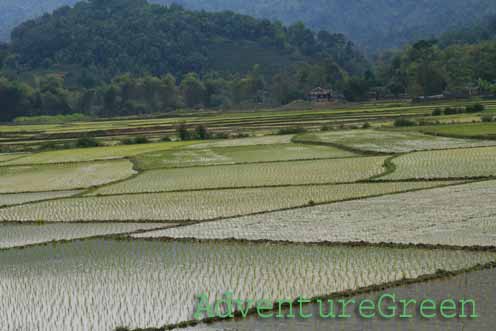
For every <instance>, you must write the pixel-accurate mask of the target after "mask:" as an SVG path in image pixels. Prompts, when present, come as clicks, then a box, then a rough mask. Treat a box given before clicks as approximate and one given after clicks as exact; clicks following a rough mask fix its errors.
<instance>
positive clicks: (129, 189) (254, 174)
mask: <svg viewBox="0 0 496 331" xmlns="http://www.w3.org/2000/svg"><path fill="white" fill-rule="evenodd" d="M385 159H386V158H385V157H363V158H347V159H334V160H315V161H297V162H280V163H266V164H242V165H228V166H212V167H201V168H177V169H160V170H151V171H147V172H145V173H143V174H140V175H139V176H137V177H135V178H133V179H130V180H128V181H125V182H121V183H117V184H114V185H109V186H105V187H102V188H100V189H98V190H96V191H95V192H92V193H91V194H92V195H98V194H99V195H108V194H123V193H140V192H164V191H177V190H198V189H213V188H231V187H232V188H235V187H257V186H275V185H300V184H320V183H345V182H355V181H358V180H365V179H368V178H369V177H372V176H375V175H379V174H381V173H383V172H384V167H383V165H384V161H385Z"/></svg>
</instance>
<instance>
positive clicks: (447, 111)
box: [444, 107, 465, 115]
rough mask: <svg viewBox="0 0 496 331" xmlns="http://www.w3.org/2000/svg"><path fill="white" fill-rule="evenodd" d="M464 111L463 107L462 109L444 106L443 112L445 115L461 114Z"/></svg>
mask: <svg viewBox="0 0 496 331" xmlns="http://www.w3.org/2000/svg"><path fill="white" fill-rule="evenodd" d="M464 112H465V109H463V108H456V107H446V108H444V114H445V115H456V114H463V113H464Z"/></svg>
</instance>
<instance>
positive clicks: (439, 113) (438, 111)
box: [432, 108, 443, 116]
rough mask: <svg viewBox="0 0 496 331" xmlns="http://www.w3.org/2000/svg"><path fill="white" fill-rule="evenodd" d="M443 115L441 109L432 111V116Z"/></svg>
mask: <svg viewBox="0 0 496 331" xmlns="http://www.w3.org/2000/svg"><path fill="white" fill-rule="evenodd" d="M441 115H443V110H442V109H441V108H436V109H434V110H433V111H432V116H441Z"/></svg>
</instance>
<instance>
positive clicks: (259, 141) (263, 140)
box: [187, 135, 294, 149]
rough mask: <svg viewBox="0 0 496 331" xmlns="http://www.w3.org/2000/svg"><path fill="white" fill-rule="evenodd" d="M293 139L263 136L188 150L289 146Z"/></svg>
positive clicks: (208, 143) (231, 140) (213, 143)
mask: <svg viewBox="0 0 496 331" xmlns="http://www.w3.org/2000/svg"><path fill="white" fill-rule="evenodd" d="M293 137H294V136H293V135H277V136H261V137H250V138H239V139H228V140H218V141H211V142H206V143H199V144H194V145H191V146H189V147H187V148H191V149H205V148H221V147H241V146H256V145H275V144H289V143H290V142H291V139H292V138H293Z"/></svg>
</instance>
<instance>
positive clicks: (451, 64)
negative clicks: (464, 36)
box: [377, 40, 496, 97]
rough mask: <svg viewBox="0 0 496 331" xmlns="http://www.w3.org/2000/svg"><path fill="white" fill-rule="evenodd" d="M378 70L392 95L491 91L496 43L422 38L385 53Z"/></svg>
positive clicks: (493, 78)
mask: <svg viewBox="0 0 496 331" xmlns="http://www.w3.org/2000/svg"><path fill="white" fill-rule="evenodd" d="M377 71H378V74H379V76H380V78H381V80H382V84H384V85H386V86H387V87H388V88H389V90H390V92H391V93H393V94H397V93H403V92H407V93H408V94H409V95H411V96H413V97H416V96H429V95H436V94H441V93H444V92H447V93H449V94H451V95H453V96H464V95H465V96H467V95H468V94H470V89H471V88H481V90H482V92H483V93H484V92H488V93H491V92H490V90H491V89H492V82H494V81H495V80H496V42H495V41H484V42H481V43H478V44H452V45H449V46H447V47H446V46H443V45H442V44H439V43H438V42H437V41H432V40H431V41H419V42H417V43H415V44H414V45H411V46H408V47H406V48H405V49H404V50H401V51H396V52H393V53H389V54H386V55H385V56H384V58H383V59H382V60H381V61H379V65H378V66H377Z"/></svg>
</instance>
